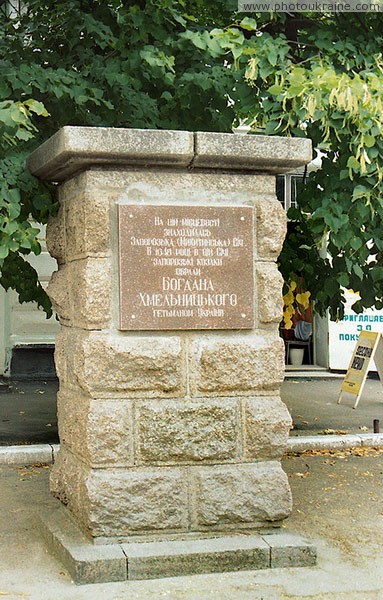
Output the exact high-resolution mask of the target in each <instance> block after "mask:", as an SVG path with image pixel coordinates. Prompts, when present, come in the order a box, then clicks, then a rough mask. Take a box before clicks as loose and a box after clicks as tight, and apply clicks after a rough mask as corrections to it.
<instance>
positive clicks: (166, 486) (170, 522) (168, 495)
mask: <svg viewBox="0 0 383 600" xmlns="http://www.w3.org/2000/svg"><path fill="white" fill-rule="evenodd" d="M50 488H51V492H52V494H53V495H54V496H55V497H56V498H58V499H59V500H61V502H63V504H65V505H66V506H67V507H68V509H69V510H70V512H71V513H72V514H73V515H74V517H75V519H76V521H77V522H78V523H79V524H80V525H81V527H82V528H83V530H84V532H85V533H86V534H88V535H89V536H92V537H94V538H98V541H103V540H106V541H107V542H109V541H111V540H113V541H116V540H122V541H127V539H128V537H129V536H130V535H134V534H135V535H138V534H145V533H150V532H151V533H159V532H163V531H167V532H176V531H186V530H187V527H188V522H189V517H188V515H189V508H188V498H187V481H186V477H185V473H184V471H183V470H181V469H176V468H170V467H160V468H157V469H154V468H152V469H146V468H141V469H135V468H108V469H90V468H88V467H87V466H86V465H85V464H84V463H83V462H82V460H79V459H78V458H76V457H75V456H74V455H73V454H72V453H71V452H70V450H69V449H68V448H67V447H66V446H65V445H64V444H62V445H61V449H60V452H59V454H58V457H57V461H56V463H55V464H54V466H53V469H52V472H51V478H50Z"/></svg>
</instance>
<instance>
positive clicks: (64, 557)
mask: <svg viewBox="0 0 383 600" xmlns="http://www.w3.org/2000/svg"><path fill="white" fill-rule="evenodd" d="M39 518H40V524H41V530H42V533H43V536H44V538H45V540H46V542H47V546H48V548H49V549H50V550H51V551H52V552H53V553H54V554H55V555H56V556H57V558H58V559H59V560H60V561H61V562H62V563H63V565H64V566H65V567H66V568H67V569H68V571H69V573H70V575H71V577H72V578H73V580H74V581H75V583H79V584H86V583H108V582H112V581H125V580H126V579H127V566H126V557H125V554H124V553H123V550H122V548H121V547H120V546H118V545H103V546H94V545H93V544H92V543H91V541H90V540H89V539H88V538H87V537H86V536H85V535H84V534H83V532H82V531H81V530H80V529H79V528H78V527H77V526H76V525H75V523H74V522H73V520H72V519H71V518H70V516H69V515H68V514H67V513H66V511H65V509H64V508H62V507H57V508H56V507H55V508H48V509H45V510H44V511H42V512H41V513H40V514H39Z"/></svg>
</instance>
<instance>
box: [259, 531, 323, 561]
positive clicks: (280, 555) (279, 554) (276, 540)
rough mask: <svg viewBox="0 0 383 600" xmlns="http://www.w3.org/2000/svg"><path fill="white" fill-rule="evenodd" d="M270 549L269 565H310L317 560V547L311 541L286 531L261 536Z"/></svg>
mask: <svg viewBox="0 0 383 600" xmlns="http://www.w3.org/2000/svg"><path fill="white" fill-rule="evenodd" d="M262 537H263V539H264V541H265V542H266V544H268V545H269V546H270V549H271V567H272V568H273V569H278V568H288V567H312V566H314V565H316V562H317V549H316V547H315V546H314V544H313V543H312V542H310V541H309V540H307V539H306V538H303V537H302V536H300V535H297V534H295V533H292V532H288V531H281V532H278V533H275V534H270V535H263V536H262Z"/></svg>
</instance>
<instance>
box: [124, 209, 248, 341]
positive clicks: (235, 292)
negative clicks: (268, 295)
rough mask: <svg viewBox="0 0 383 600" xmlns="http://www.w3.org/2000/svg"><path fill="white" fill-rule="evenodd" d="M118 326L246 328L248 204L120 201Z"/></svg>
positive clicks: (134, 328) (144, 328)
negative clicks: (166, 203)
mask: <svg viewBox="0 0 383 600" xmlns="http://www.w3.org/2000/svg"><path fill="white" fill-rule="evenodd" d="M118 217H119V261H120V329H122V330H155V329H159V330H161V329H162V330H163V329H251V328H252V327H253V326H254V276H253V209H252V208H251V207H248V206H244V207H242V206H240V207H232V206H218V207H210V206H179V205H177V206H163V205H160V206H157V205H143V206H137V205H123V204H121V205H119V206H118Z"/></svg>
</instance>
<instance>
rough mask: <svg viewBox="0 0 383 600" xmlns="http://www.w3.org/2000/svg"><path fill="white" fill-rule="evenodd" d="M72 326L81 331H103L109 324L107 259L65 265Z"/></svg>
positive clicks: (110, 285) (109, 283)
mask: <svg viewBox="0 0 383 600" xmlns="http://www.w3.org/2000/svg"><path fill="white" fill-rule="evenodd" d="M68 278H69V281H70V295H71V308H72V323H73V325H74V326H75V327H82V328H83V329H103V328H105V327H107V326H108V324H109V323H110V320H111V294H112V290H111V288H112V283H111V265H110V261H109V260H108V259H106V258H89V259H85V260H78V261H74V262H71V263H69V264H68Z"/></svg>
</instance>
